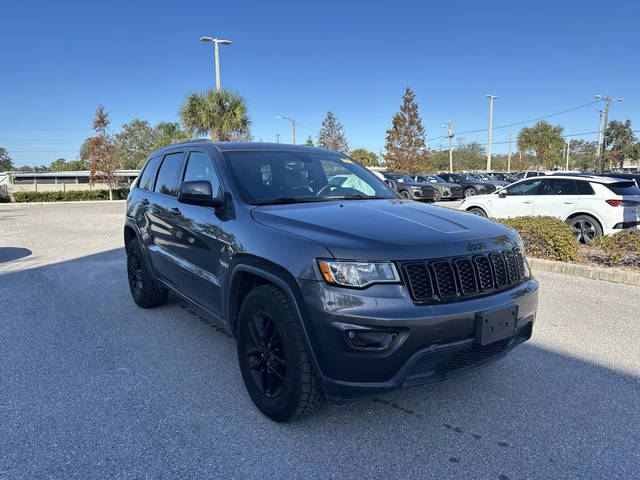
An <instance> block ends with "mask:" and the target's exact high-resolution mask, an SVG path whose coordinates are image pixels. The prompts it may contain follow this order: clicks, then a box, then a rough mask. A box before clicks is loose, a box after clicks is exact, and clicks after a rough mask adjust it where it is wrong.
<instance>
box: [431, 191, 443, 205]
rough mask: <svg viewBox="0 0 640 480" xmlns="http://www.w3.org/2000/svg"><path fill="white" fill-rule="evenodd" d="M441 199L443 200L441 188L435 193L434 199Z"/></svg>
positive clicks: (435, 200) (437, 200) (436, 200)
mask: <svg viewBox="0 0 640 480" xmlns="http://www.w3.org/2000/svg"><path fill="white" fill-rule="evenodd" d="M440 200H442V194H441V193H440V190H436V191H435V192H434V194H433V201H434V202H439V201H440Z"/></svg>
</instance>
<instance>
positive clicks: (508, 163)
mask: <svg viewBox="0 0 640 480" xmlns="http://www.w3.org/2000/svg"><path fill="white" fill-rule="evenodd" d="M512 136H513V133H511V132H509V155H508V156H507V173H511V137H512Z"/></svg>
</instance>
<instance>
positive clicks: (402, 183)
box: [396, 180, 433, 188]
mask: <svg viewBox="0 0 640 480" xmlns="http://www.w3.org/2000/svg"><path fill="white" fill-rule="evenodd" d="M396 181H397V180H396ZM398 185H407V186H409V187H421V188H423V187H429V188H433V187H432V186H431V185H429V184H428V183H422V182H398Z"/></svg>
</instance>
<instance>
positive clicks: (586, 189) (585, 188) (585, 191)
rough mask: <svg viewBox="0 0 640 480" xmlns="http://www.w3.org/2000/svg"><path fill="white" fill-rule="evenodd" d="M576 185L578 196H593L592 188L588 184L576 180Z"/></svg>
mask: <svg viewBox="0 0 640 480" xmlns="http://www.w3.org/2000/svg"><path fill="white" fill-rule="evenodd" d="M576 184H577V185H578V194H580V195H593V194H594V191H593V187H592V186H591V184H590V183H589V182H581V181H579V180H577V181H576Z"/></svg>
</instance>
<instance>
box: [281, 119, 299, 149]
mask: <svg viewBox="0 0 640 480" xmlns="http://www.w3.org/2000/svg"><path fill="white" fill-rule="evenodd" d="M276 118H281V119H283V120H289V121H290V122H291V137H292V138H291V140H292V141H291V143H293V144H294V145H295V144H296V121H295V120H294V119H293V118H289V117H285V116H284V115H276Z"/></svg>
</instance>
